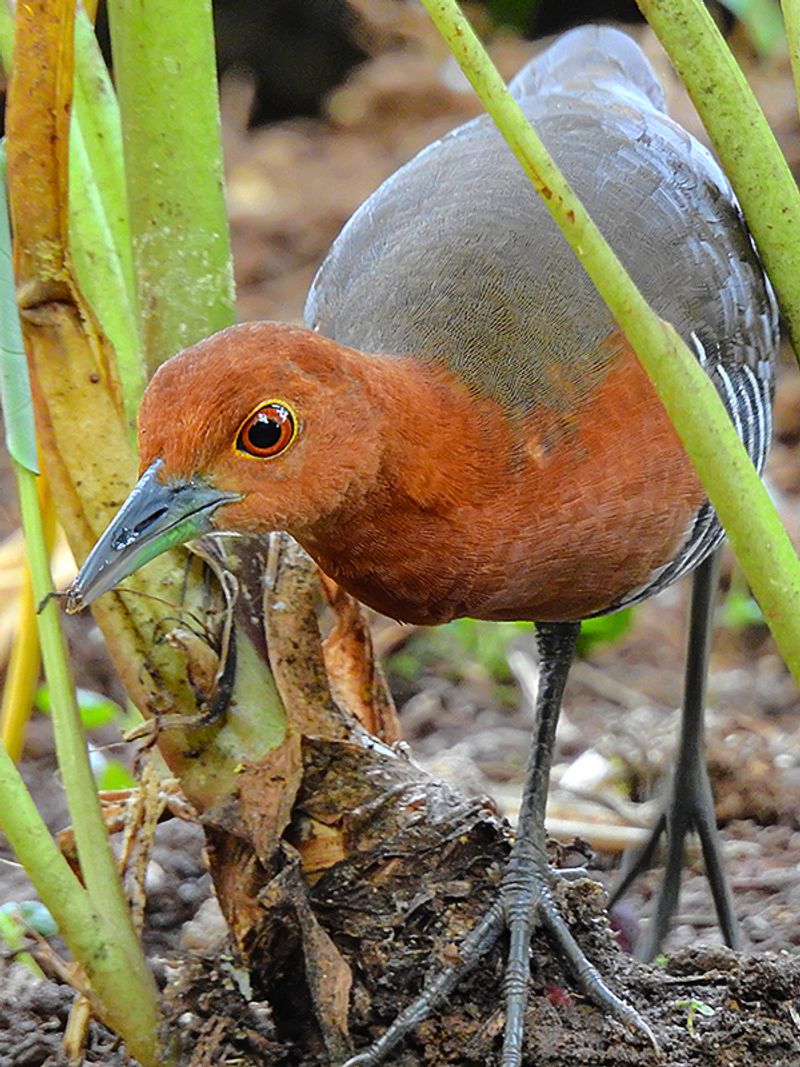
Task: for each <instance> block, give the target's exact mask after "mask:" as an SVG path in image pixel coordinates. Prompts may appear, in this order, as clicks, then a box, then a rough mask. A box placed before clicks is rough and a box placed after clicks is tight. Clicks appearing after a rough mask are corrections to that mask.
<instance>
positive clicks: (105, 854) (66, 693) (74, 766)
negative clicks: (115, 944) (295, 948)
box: [15, 464, 152, 984]
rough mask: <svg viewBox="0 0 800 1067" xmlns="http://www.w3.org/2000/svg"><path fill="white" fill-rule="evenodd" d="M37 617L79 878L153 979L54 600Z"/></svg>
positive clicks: (35, 537)
mask: <svg viewBox="0 0 800 1067" xmlns="http://www.w3.org/2000/svg"><path fill="white" fill-rule="evenodd" d="M15 474H16V478H17V489H18V492H19V500H20V511H21V514H22V528H23V530H24V532H25V546H26V551H27V557H28V565H29V567H30V573H31V582H32V585H33V594H34V600H35V601H36V603H42V601H43V600H44V599H45V597H46V596H47V595H48V594H49V593H51V592H52V589H53V586H52V580H51V577H50V563H49V560H48V556H47V544H46V542H45V537H44V529H43V526H42V515H41V511H40V508H39V497H38V494H37V492H36V476H35V475H34V474H32V473H31V472H30V471H28V470H26V469H25V468H23V467H20V466H19V465H18V464H15ZM38 623H39V644H40V646H41V650H42V661H43V663H44V669H45V674H46V676H47V684H48V687H49V690H50V700H51V702H52V715H53V730H54V733H55V740H56V751H57V753H58V766H59V769H60V771H61V775H62V778H63V781H64V790H65V792H66V794H67V802H68V804H69V811H70V816H71V818H72V824H73V827H74V831H75V843H76V845H77V848H78V857H79V860H80V865H81V873H82V875H83V880H84V883H85V885H86V888H87V889H88V891H89V895H90V896H91V898H92V901H93V903H94V905H95V907H96V908H97V909H98V910H99V911H100V912H102V914H103V915H104V916H105V919H106V921H107V922H108V923H109V924H110V926H111V927H112V928H113V930H114V933H115V937H116V938H117V939H118V940H119V943H120V945H121V946H122V948H123V951H124V952H125V953H126V955H127V957H128V966H129V969H130V971H131V973H132V975H133V974H135V975H136V980H137V982H138V983H139V984H146V983H147V982H148V981H149V982H151V983H152V977H151V976H150V973H149V970H148V968H147V963H146V961H145V959H144V955H143V954H142V949H141V945H140V944H139V941H138V938H137V936H136V932H135V930H134V928H133V923H132V921H131V916H130V911H129V909H128V904H127V901H126V900H125V895H124V893H123V889H122V882H121V879H120V877H119V873H118V871H117V866H116V862H115V860H114V854H113V852H112V851H111V843H110V841H109V838H108V833H107V832H106V828H105V824H104V822H103V815H102V811H101V809H100V800H99V798H98V796H97V788H96V786H95V782H94V776H93V775H92V769H91V765H90V763H89V754H88V752H87V748H86V738H85V736H84V732H83V724H82V723H81V718H80V712H79V710H78V705H77V702H76V699H75V687H74V685H73V682H72V677H71V673H70V669H69V657H68V653H67V647H66V642H65V640H64V635H63V633H62V631H61V626H60V623H59V617H58V607H57V604H56V601H55V600H53V599H50V600H49V601H48V603H47V604H45V605H44V607H43V608H42V609H41V610H40V612H39V615H38Z"/></svg>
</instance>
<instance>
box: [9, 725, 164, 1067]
mask: <svg viewBox="0 0 800 1067" xmlns="http://www.w3.org/2000/svg"><path fill="white" fill-rule="evenodd" d="M0 827H2V830H3V833H4V834H5V835H6V837H7V838H8V843H9V844H10V846H11V848H12V849H13V850H14V854H15V855H16V857H17V859H18V860H19V861H20V863H21V864H22V865H23V867H24V868H25V870H26V872H27V874H28V877H29V878H30V880H31V882H32V883H33V885H34V886H35V888H36V891H37V892H38V894H39V896H40V897H41V898H42V901H43V902H44V904H45V906H46V907H47V909H48V911H49V912H50V914H51V915H52V916H53V918H54V919H55V921H56V922H57V923H58V927H59V930H60V932H61V934H62V936H63V937H64V938H65V940H66V942H67V944H68V945H69V948H70V951H71V952H72V954H73V956H74V957H75V959H77V960H79V961H80V962H81V964H82V965H83V967H84V970H85V971H86V975H87V977H88V979H89V981H90V983H91V985H92V989H93V990H94V992H95V993H96V994H97V997H98V1000H99V1001H100V1006H101V1011H102V1014H103V1018H104V1019H106V1021H107V1022H108V1023H109V1025H110V1026H112V1027H113V1028H114V1029H115V1030H116V1031H117V1032H118V1033H120V1034H122V1036H123V1037H124V1039H125V1042H126V1044H127V1046H128V1049H129V1050H130V1052H131V1054H132V1055H134V1056H135V1057H136V1058H137V1059H138V1060H139V1062H140V1063H141V1064H142V1065H143V1067H159V1065H163V1064H164V1063H167V1062H169V1061H168V1060H165V1058H164V1054H163V1051H159V1049H158V1046H157V1041H156V1038H157V1034H158V1026H159V1022H160V1019H159V1014H158V1003H157V1000H156V995H155V987H154V985H153V982H152V979H151V978H149V976H148V981H147V982H146V983H142V984H139V985H137V984H136V982H135V974H132V973H131V964H130V960H129V958H128V955H127V953H126V952H125V951H124V950H123V948H122V946H121V945H120V944H119V942H118V940H117V939H116V938H115V937H114V936H113V933H112V931H111V930H110V928H109V925H108V923H107V921H106V917H105V916H104V915H103V914H102V913H101V912H100V911H98V910H97V909H95V908H94V907H93V906H92V903H91V901H90V899H89V894H88V893H87V891H86V890H85V889H84V888H83V886H82V885H81V883H80V882H79V881H78V878H77V876H76V875H75V873H74V872H73V871H72V869H71V868H70V866H69V864H68V863H67V861H66V860H65V859H64V857H63V856H62V854H61V853H60V852H59V850H58V848H57V847H56V844H55V842H54V841H53V839H52V837H51V836H50V833H49V831H48V829H47V827H46V826H45V824H44V822H43V820H42V817H41V816H40V815H39V812H38V811H37V810H36V807H35V805H34V803H33V801H32V800H31V797H30V794H29V793H28V790H27V789H26V788H25V783H24V782H23V781H22V778H21V777H20V774H19V771H18V770H17V768H16V767H15V766H14V761H13V760H12V759H11V757H10V756H9V755H8V753H7V752H6V750H5V748H4V747H3V746H2V745H0Z"/></svg>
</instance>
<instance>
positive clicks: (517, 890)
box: [343, 850, 658, 1067]
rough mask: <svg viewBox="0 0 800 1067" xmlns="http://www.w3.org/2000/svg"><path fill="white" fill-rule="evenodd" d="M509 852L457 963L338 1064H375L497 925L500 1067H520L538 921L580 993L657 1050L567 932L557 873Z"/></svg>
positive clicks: (442, 997) (440, 998) (477, 955)
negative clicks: (503, 939) (504, 939)
mask: <svg viewBox="0 0 800 1067" xmlns="http://www.w3.org/2000/svg"><path fill="white" fill-rule="evenodd" d="M515 851H516V850H512V853H511V856H510V858H509V862H508V866H507V868H506V871H505V873H504V875H503V878H502V880H501V883H500V892H499V895H498V898H497V900H496V901H495V902H494V904H493V905H492V906H491V908H489V910H488V911H487V912H486V913H485V915H484V916H483V918H482V919H480V921H479V922H478V923H477V925H476V926H475V927H474V928H473V929H472V930H471V931H470V933H469V934H468V935H467V936H466V937H465V938H464V940H463V941H462V942H461V945H460V946H459V950H458V960H457V962H456V963H455V964H453V965H451V966H448V967H442V968H441V969H440V970H438V971H437V972H436V973H435V974H434V975H433V976H432V977H431V978H430V979H429V980H428V982H427V983H426V985H425V987H424V989H423V990H422V992H421V993H420V994H419V996H418V997H417V998H416V1000H414V1001H412V1003H411V1004H409V1005H408V1007H407V1008H405V1009H404V1010H403V1011H402V1012H401V1013H400V1015H398V1016H397V1018H396V1019H395V1020H394V1022H393V1023H392V1024H391V1025H390V1026H389V1028H388V1029H387V1030H386V1031H385V1032H384V1033H383V1034H382V1035H381V1037H379V1038H378V1040H377V1041H375V1042H374V1043H373V1044H372V1045H370V1046H369V1048H367V1049H365V1050H364V1051H363V1052H360V1053H358V1054H357V1055H355V1056H353V1057H352V1058H351V1059H349V1060H348V1061H347V1063H346V1064H344V1065H343V1067H375V1065H376V1064H379V1063H381V1062H382V1061H383V1060H384V1059H385V1058H386V1056H387V1055H388V1054H389V1053H390V1052H391V1051H392V1049H394V1048H395V1047H396V1046H397V1045H398V1044H399V1043H400V1042H401V1041H402V1040H403V1039H404V1038H405V1037H406V1036H407V1035H408V1034H409V1033H410V1032H411V1031H412V1030H413V1029H414V1028H415V1027H416V1026H417V1025H418V1024H419V1023H421V1022H422V1021H423V1020H424V1019H426V1018H427V1017H428V1016H429V1015H431V1013H432V1012H433V1011H434V1010H435V1009H436V1008H437V1007H438V1006H439V1005H441V1004H442V1003H443V1002H444V1001H446V999H447V998H448V996H449V995H450V993H452V991H453V990H454V989H455V987H456V986H457V985H458V984H459V982H460V981H461V979H462V978H463V977H464V976H465V975H467V974H468V973H469V972H470V971H471V970H472V969H473V968H474V967H475V966H476V964H477V963H478V961H479V960H480V959H481V957H482V956H484V955H485V954H486V953H487V952H489V951H490V950H491V949H492V948H493V947H494V945H495V944H496V943H497V941H498V939H499V937H500V935H501V934H502V933H503V931H504V930H508V934H509V949H508V958H507V962H506V971H505V980H504V993H505V1001H506V1022H505V1036H504V1041H503V1051H502V1056H501V1059H500V1067H520V1065H521V1063H522V1052H523V1037H524V1026H525V1009H526V1006H527V1002H528V990H529V982H530V971H531V963H530V942H531V937H532V935H533V933H534V932H535V930H536V929H537V928H538V927H540V926H541V927H544V929H545V930H547V932H548V934H549V935H550V939H551V941H553V942H554V943H555V947H556V950H557V952H558V953H559V955H560V956H561V958H562V959H563V960H565V961H566V963H567V964H568V966H569V968H570V969H571V970H572V972H573V974H574V976H575V978H576V980H577V983H578V986H579V987H580V989H581V992H583V993H584V994H585V995H586V996H587V997H588V998H589V999H591V1000H592V1001H593V1002H594V1003H595V1004H596V1005H597V1006H598V1007H599V1008H601V1009H602V1010H603V1011H605V1012H606V1013H608V1014H609V1015H611V1016H612V1017H613V1018H615V1019H617V1020H618V1021H619V1022H621V1023H622V1024H623V1025H625V1026H629V1027H632V1028H633V1029H635V1030H639V1031H640V1032H641V1033H642V1034H644V1036H645V1037H646V1038H647V1039H648V1040H649V1041H650V1042H651V1043H652V1045H653V1047H654V1048H657V1047H658V1046H657V1044H656V1040H655V1037H654V1035H653V1032H652V1030H651V1029H650V1027H649V1026H648V1025H647V1023H646V1022H645V1021H644V1019H643V1018H642V1017H641V1015H640V1014H639V1013H638V1012H637V1011H636V1010H635V1009H634V1008H632V1007H630V1006H629V1005H628V1004H626V1003H625V1002H624V1001H622V1000H620V998H619V997H617V996H616V994H614V993H613V992H612V991H611V990H610V989H609V988H608V986H607V985H606V983H605V982H604V981H603V979H602V978H601V976H600V974H599V973H598V971H597V969H596V968H595V967H594V965H593V964H591V963H590V962H589V960H588V959H587V958H586V956H585V955H584V953H583V951H582V950H581V948H580V947H579V946H578V944H577V942H576V941H575V939H574V937H573V936H572V934H571V932H570V930H569V927H568V926H567V924H566V922H565V921H564V919H563V917H562V915H561V913H560V911H559V908H558V906H557V904H556V903H555V900H554V899H553V892H552V885H553V881H554V879H555V878H556V877H557V876H556V874H555V873H554V872H553V871H551V870H550V869H549V868H548V866H547V864H546V862H545V861H544V860H543V859H540V858H539V856H538V854H537V855H536V856H533V855H531V854H528V855H525V856H521V855H515Z"/></svg>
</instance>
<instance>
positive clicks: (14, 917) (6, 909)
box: [0, 900, 58, 978]
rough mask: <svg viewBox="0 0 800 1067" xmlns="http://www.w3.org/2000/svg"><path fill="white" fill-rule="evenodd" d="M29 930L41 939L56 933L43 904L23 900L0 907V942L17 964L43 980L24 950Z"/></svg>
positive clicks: (37, 967)
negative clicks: (4, 944) (2, 942)
mask: <svg viewBox="0 0 800 1067" xmlns="http://www.w3.org/2000/svg"><path fill="white" fill-rule="evenodd" d="M29 930H32V931H34V932H35V933H37V934H40V935H41V936H42V937H53V936H54V935H55V934H57V933H58V926H57V925H56V922H55V920H54V919H53V916H52V915H51V914H50V912H49V911H48V910H47V908H46V907H45V906H44V904H42V903H40V902H39V901H38V900H23V901H22V903H21V904H17V902H16V901H14V900H11V901H9V902H8V903H7V904H3V906H2V907H0V941H4V942H5V943H6V945H7V946H8V949H9V951H10V952H11V953H12V954H13V956H14V959H15V960H16V962H17V963H20V964H22V966H23V967H27V968H28V970H29V971H30V972H31V973H32V974H35V975H36V977H37V978H44V974H43V972H42V969H41V967H40V966H39V964H38V963H37V962H36V960H35V959H34V958H33V956H32V955H31V954H30V952H27V951H26V950H25V941H26V935H27V933H28V931H29Z"/></svg>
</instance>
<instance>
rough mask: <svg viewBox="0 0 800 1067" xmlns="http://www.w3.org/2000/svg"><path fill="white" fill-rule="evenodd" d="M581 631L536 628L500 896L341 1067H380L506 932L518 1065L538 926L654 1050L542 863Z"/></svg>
mask: <svg viewBox="0 0 800 1067" xmlns="http://www.w3.org/2000/svg"><path fill="white" fill-rule="evenodd" d="M579 632H580V624H579V623H543V624H538V625H537V631H536V639H537V644H538V646H539V659H540V676H539V691H538V694H537V699H536V721H535V725H534V733H533V740H532V744H531V751H530V757H529V760H528V767H527V770H526V774H525V783H524V787H523V793H522V802H521V806H520V813H519V823H518V826H517V833H516V838H515V841H514V845H513V846H512V849H511V854H510V856H509V859H508V863H507V866H506V870H505V872H504V874H503V877H502V879H501V882H500V895H499V898H498V899H497V900H496V901H495V903H494V904H493V905H492V907H491V908H490V909H489V911H488V912H487V913H486V914H485V915H484V917H483V918H482V919H481V920H480V922H479V923H478V924H477V926H475V928H474V929H473V930H472V931H470V933H469V934H468V935H467V937H466V938H465V939H464V940H463V941H462V943H461V945H460V946H459V953H458V955H459V959H458V962H457V963H456V964H455V965H454V966H452V967H445V968H442V969H441V970H440V971H438V972H437V973H436V974H435V975H434V976H433V978H432V979H431V980H430V981H429V982H428V983H427V985H426V986H425V988H424V989H423V991H422V993H421V994H420V995H419V996H418V997H417V999H416V1000H415V1001H413V1003H411V1004H410V1005H409V1006H408V1007H407V1008H406V1009H405V1010H404V1011H403V1012H402V1013H401V1014H400V1015H399V1016H398V1017H397V1019H395V1021H394V1022H393V1023H392V1024H391V1026H390V1027H389V1028H388V1029H387V1030H386V1032H385V1033H384V1034H383V1035H382V1036H381V1037H380V1038H379V1039H378V1040H377V1041H376V1042H375V1043H374V1044H372V1045H371V1046H370V1047H369V1048H368V1049H366V1050H365V1051H364V1052H361V1053H359V1054H358V1055H357V1056H354V1057H353V1058H352V1059H350V1060H348V1061H347V1063H346V1064H345V1065H344V1067H357V1065H358V1067H373V1065H375V1064H378V1063H380V1062H381V1061H382V1060H383V1059H384V1057H385V1056H386V1055H387V1054H388V1053H389V1052H390V1051H391V1050H392V1049H393V1048H394V1047H395V1046H396V1045H397V1044H398V1043H399V1042H400V1041H402V1040H403V1038H404V1037H405V1036H406V1035H407V1034H408V1033H409V1032H410V1031H411V1030H412V1029H413V1028H414V1027H415V1026H416V1025H417V1024H418V1023H420V1022H422V1020H423V1019H425V1018H426V1017H427V1016H429V1015H430V1014H431V1013H432V1012H433V1010H434V1009H435V1008H436V1007H437V1006H438V1005H440V1004H441V1003H442V1002H443V1001H444V1000H445V999H446V998H447V996H448V995H449V994H450V992H451V991H452V990H453V989H454V988H455V986H456V985H457V984H458V982H459V981H460V980H461V978H462V977H463V976H464V975H466V974H467V973H468V972H469V971H470V970H472V968H473V967H474V966H475V965H476V963H477V962H478V960H479V959H480V958H481V956H483V955H484V954H485V953H486V952H488V951H489V950H490V949H491V948H492V947H493V946H494V945H495V943H496V942H497V940H498V938H499V936H500V934H501V933H502V932H503V930H504V929H507V930H508V931H509V952H508V962H507V966H506V974H505V999H506V1028H505V1039H504V1044H503V1053H502V1058H501V1061H500V1062H501V1067H520V1064H521V1063H522V1044H523V1037H524V1021H525V1007H526V1004H527V999H528V983H529V979H530V940H531V936H532V934H533V932H534V930H535V928H536V927H537V926H539V925H543V926H544V927H545V928H546V929H547V931H548V933H549V934H550V937H551V939H552V940H554V941H555V943H556V946H557V948H558V950H559V952H560V955H561V957H562V958H563V959H565V960H566V961H567V963H568V964H569V966H570V968H571V969H572V971H573V972H574V974H575V976H576V978H577V979H578V983H579V985H580V986H581V988H582V990H583V992H584V993H585V994H586V995H587V996H588V997H590V998H591V999H592V1000H593V1001H594V1002H595V1003H596V1004H597V1005H598V1006H599V1007H601V1008H602V1009H604V1010H605V1011H607V1012H609V1013H610V1014H611V1015H613V1016H614V1017H615V1018H616V1019H619V1020H620V1021H621V1022H623V1023H625V1024H626V1025H629V1026H634V1027H636V1028H637V1029H639V1030H641V1031H642V1032H643V1033H644V1034H645V1035H646V1036H647V1037H648V1038H649V1040H650V1041H652V1042H653V1044H655V1040H654V1038H653V1035H652V1033H651V1031H650V1028H649V1027H648V1026H647V1024H646V1023H645V1022H644V1020H643V1019H642V1018H641V1017H640V1016H639V1014H638V1013H637V1012H636V1011H634V1010H633V1009H632V1008H630V1007H629V1006H628V1005H626V1004H624V1003H623V1002H622V1001H621V1000H620V999H619V998H618V997H616V996H615V995H614V993H612V992H611V990H610V989H609V988H608V987H607V986H606V985H605V983H604V982H603V980H602V978H601V977H600V975H599V974H598V972H597V970H596V969H595V968H594V967H593V966H592V964H591V963H589V961H588V960H587V959H586V957H585V956H584V954H583V952H582V951H581V949H580V948H579V947H578V945H577V943H576V942H575V939H574V938H573V936H572V934H571V933H570V931H569V928H568V927H567V924H566V923H565V922H564V920H563V918H562V917H561V914H560V912H559V911H558V908H557V906H556V904H555V902H554V900H553V896H552V890H551V886H552V882H553V880H554V874H553V872H552V871H551V869H550V867H549V865H548V863H547V844H546V835H545V829H544V813H545V805H546V803H547V790H548V785H549V780H550V767H551V764H552V760H553V746H554V742H555V733H556V725H557V723H558V716H559V712H560V710H561V699H562V696H563V693H564V686H565V684H566V680H567V675H568V674H569V668H570V664H571V662H572V657H573V655H574V652H575V644H576V642H577V638H578V634H579Z"/></svg>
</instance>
